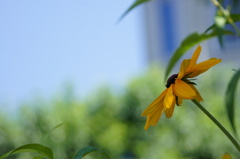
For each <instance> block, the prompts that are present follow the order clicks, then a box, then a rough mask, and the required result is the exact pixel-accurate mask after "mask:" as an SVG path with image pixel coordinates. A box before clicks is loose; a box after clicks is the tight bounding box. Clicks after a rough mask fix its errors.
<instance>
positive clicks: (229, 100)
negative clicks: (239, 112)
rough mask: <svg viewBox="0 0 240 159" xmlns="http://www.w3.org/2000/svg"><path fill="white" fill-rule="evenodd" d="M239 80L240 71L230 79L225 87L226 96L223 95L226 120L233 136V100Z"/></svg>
mask: <svg viewBox="0 0 240 159" xmlns="http://www.w3.org/2000/svg"><path fill="white" fill-rule="evenodd" d="M239 78H240V69H239V70H238V71H236V72H235V74H234V75H233V77H232V79H231V80H230V82H229V84H228V87H227V91H226V95H225V102H226V103H225V106H226V109H227V115H228V119H229V121H230V124H231V126H232V129H233V131H234V132H235V134H236V128H235V122H234V107H235V103H234V100H235V96H236V95H235V93H236V87H237V83H238V81H239Z"/></svg>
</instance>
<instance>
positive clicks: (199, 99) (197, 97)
mask: <svg viewBox="0 0 240 159" xmlns="http://www.w3.org/2000/svg"><path fill="white" fill-rule="evenodd" d="M189 86H190V87H191V88H192V89H193V90H194V91H195V92H196V97H195V99H196V100H197V101H198V102H202V101H203V98H202V97H201V94H200V93H199V92H198V90H197V88H196V87H194V85H189Z"/></svg>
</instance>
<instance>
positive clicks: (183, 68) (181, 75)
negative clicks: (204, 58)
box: [177, 59, 191, 79]
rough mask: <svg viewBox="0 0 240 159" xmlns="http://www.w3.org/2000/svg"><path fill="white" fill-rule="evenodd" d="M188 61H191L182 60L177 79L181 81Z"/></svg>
mask: <svg viewBox="0 0 240 159" xmlns="http://www.w3.org/2000/svg"><path fill="white" fill-rule="evenodd" d="M190 61H191V60H190V59H185V60H183V62H182V64H181V67H180V71H179V73H178V77H177V78H179V79H182V78H183V77H184V76H185V74H186V69H187V68H188V65H189V63H190Z"/></svg>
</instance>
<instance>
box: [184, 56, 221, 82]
mask: <svg viewBox="0 0 240 159" xmlns="http://www.w3.org/2000/svg"><path fill="white" fill-rule="evenodd" d="M221 61H222V60H221V59H216V58H211V59H209V60H207V61H203V62H200V63H199V64H197V65H195V66H193V68H192V70H191V72H192V73H191V74H190V75H189V78H193V77H196V76H198V75H199V74H201V73H204V72H206V71H207V70H208V69H209V68H211V67H213V66H214V65H216V64H218V63H220V62H221Z"/></svg>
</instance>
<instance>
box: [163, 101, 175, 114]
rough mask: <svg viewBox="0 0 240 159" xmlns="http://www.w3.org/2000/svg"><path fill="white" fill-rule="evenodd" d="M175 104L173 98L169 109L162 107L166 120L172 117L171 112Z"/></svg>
mask: <svg viewBox="0 0 240 159" xmlns="http://www.w3.org/2000/svg"><path fill="white" fill-rule="evenodd" d="M175 104H176V101H175V98H174V101H173V103H172V105H171V107H170V108H167V107H164V112H165V115H166V117H167V118H171V117H172V115H173V111H174V108H175Z"/></svg>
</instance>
